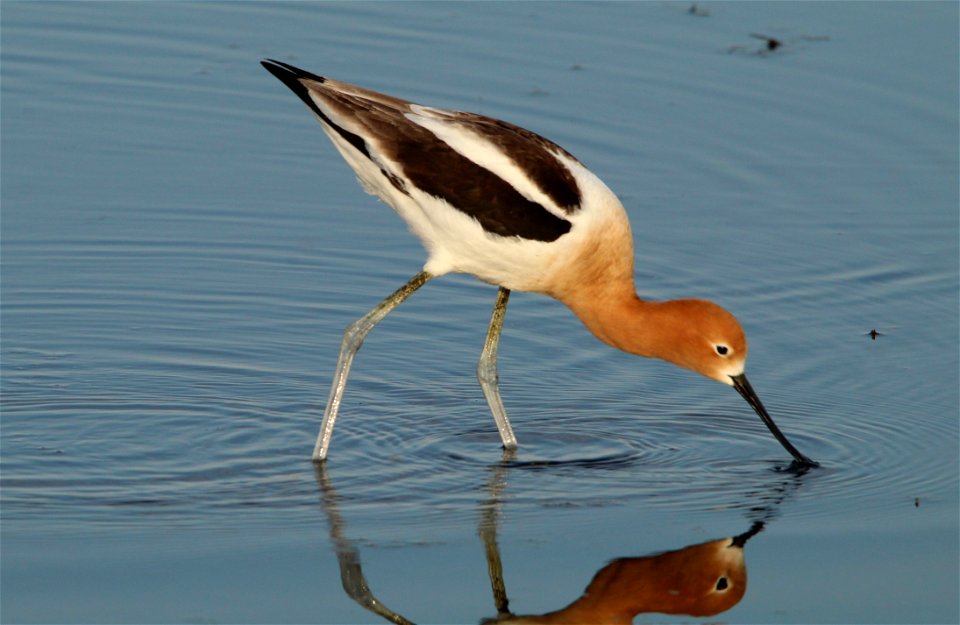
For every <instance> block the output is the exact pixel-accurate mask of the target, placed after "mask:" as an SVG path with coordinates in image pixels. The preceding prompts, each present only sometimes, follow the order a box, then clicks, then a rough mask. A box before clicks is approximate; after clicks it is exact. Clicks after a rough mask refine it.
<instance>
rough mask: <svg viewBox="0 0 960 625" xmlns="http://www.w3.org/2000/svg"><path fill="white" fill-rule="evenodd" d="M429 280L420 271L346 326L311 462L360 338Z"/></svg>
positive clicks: (319, 455)
mask: <svg viewBox="0 0 960 625" xmlns="http://www.w3.org/2000/svg"><path fill="white" fill-rule="evenodd" d="M432 277H433V276H432V275H431V274H429V273H427V272H426V271H421V272H420V273H418V274H417V275H415V276H413V277H412V278H410V281H409V282H407V283H406V284H404V285H403V286H402V287H400V288H399V289H397V290H396V291H395V292H394V293H393V294H392V295H390V297H388V298H387V299H385V300H383V301H382V302H380V303H379V304H377V305H376V306H375V307H374V308H373V310H371V311H370V312H368V313H367V314H365V315H364V316H362V317H360V318H359V319H357V320H356V321H354V322H353V323H351V324H350V325H348V326H347V329H346V330H345V331H344V333H343V341H342V342H341V343H340V357H339V358H338V359H337V369H336V371H334V373H333V384H332V385H331V386H330V398H329V399H328V400H327V408H326V410H324V412H323V423H322V424H321V425H320V434H318V435H317V444H316V445H315V446H314V448H313V460H314V462H320V461H321V460H323V459H324V458H326V457H327V450H328V449H329V448H330V439H331V438H333V424H334V422H336V420H337V411H338V410H340V402H341V400H342V399H343V391H344V389H345V388H346V387H347V376H348V375H350V365H352V364H353V357H354V356H356V355H357V351H358V350H359V349H360V346H361V345H363V339H365V338H366V337H367V335H368V334H369V333H370V330H373V328H374V327H375V326H376V325H377V324H378V323H380V322H381V321H382V320H383V318H384V317H386V316H387V315H388V314H390V311H392V310H393V309H394V308H396V307H397V306H399V305H400V304H401V303H402V302H403V301H404V300H405V299H407V298H408V297H410V296H411V295H413V292H414V291H416V290H417V289H419V288H420V287H422V286H423V285H424V284H426V282H427V280H429V279H430V278H432ZM508 427H509V426H508Z"/></svg>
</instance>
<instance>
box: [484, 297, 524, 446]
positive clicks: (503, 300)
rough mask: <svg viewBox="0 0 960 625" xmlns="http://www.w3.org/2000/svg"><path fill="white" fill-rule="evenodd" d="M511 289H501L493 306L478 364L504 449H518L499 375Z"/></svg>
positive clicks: (485, 395)
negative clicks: (498, 350)
mask: <svg viewBox="0 0 960 625" xmlns="http://www.w3.org/2000/svg"><path fill="white" fill-rule="evenodd" d="M509 297H510V289H505V288H503V287H500V290H499V291H498V292H497V301H496V302H495V303H494V304H493V315H491V317H490V327H489V328H488V329H487V338H486V340H485V341H484V342H483V351H482V352H480V361H479V362H478V363H477V380H478V381H479V382H480V388H481V389H483V395H484V397H486V398H487V403H488V404H489V405H490V412H492V413H493V420H494V421H496V423H497V429H498V430H500V438H501V439H502V440H503V447H504V449H516V448H517V437H516V436H514V435H513V428H511V427H510V421H509V419H507V411H506V410H504V408H503V400H501V399H500V387H499V386H498V384H499V381H500V376H499V375H498V374H497V345H498V343H499V342H500V330H502V329H503V316H504V315H505V314H506V313H507V299H508V298H509Z"/></svg>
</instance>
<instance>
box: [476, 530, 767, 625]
mask: <svg viewBox="0 0 960 625" xmlns="http://www.w3.org/2000/svg"><path fill="white" fill-rule="evenodd" d="M762 528H763V524H762V523H755V524H754V526H753V527H751V528H750V530H749V531H748V532H745V533H744V534H741V535H739V536H736V537H733V538H723V539H720V540H714V541H710V542H706V543H701V544H698V545H691V546H689V547H685V548H683V549H677V550H675V551H667V552H664V553H660V554H656V555H651V556H645V557H642V558H618V559H616V560H613V561H612V562H610V563H609V564H607V565H606V566H605V567H603V568H602V569H600V570H599V571H598V572H597V574H596V575H594V577H593V579H592V580H591V581H590V584H589V585H588V586H587V589H586V590H585V591H584V593H583V595H582V596H581V597H580V598H579V599H577V600H576V601H574V602H573V603H571V604H570V605H569V606H567V607H566V608H564V609H562V610H558V611H556V612H550V613H548V614H544V615H541V616H519V617H518V616H508V617H506V618H501V619H499V620H496V621H489V622H496V623H626V624H629V623H632V622H633V617H634V616H635V615H636V614H639V613H641V612H660V613H664V614H685V615H689V616H712V615H714V614H719V613H720V612H724V611H726V610H729V609H730V608H732V607H733V606H735V605H736V604H737V603H739V602H740V600H741V599H742V598H743V595H744V593H745V592H746V590H747V568H746V564H745V562H744V558H743V546H744V544H745V543H746V541H747V540H748V539H749V538H750V537H751V536H753V535H754V534H756V533H757V532H759V531H760V530H761V529H762Z"/></svg>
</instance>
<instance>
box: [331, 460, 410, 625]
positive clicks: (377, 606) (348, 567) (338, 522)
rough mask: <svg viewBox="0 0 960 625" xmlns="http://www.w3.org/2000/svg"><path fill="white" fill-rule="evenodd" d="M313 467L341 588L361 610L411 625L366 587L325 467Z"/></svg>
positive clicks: (401, 623)
mask: <svg viewBox="0 0 960 625" xmlns="http://www.w3.org/2000/svg"><path fill="white" fill-rule="evenodd" d="M315 466H316V469H315V477H316V478H317V485H318V486H319V487H320V496H321V498H322V501H323V510H324V512H326V514H327V523H328V524H329V525H330V540H331V541H332V542H333V547H334V549H335V550H336V552H337V561H338V562H339V563H340V581H341V582H342V583H343V589H344V590H345V591H346V593H347V595H348V596H349V597H350V598H351V599H353V600H354V601H356V602H357V603H358V604H360V605H361V606H362V607H364V608H366V609H367V610H370V611H371V612H373V613H374V614H378V615H379V616H382V617H383V618H385V619H386V620H388V621H390V622H391V623H396V624H397V625H413V623H412V622H410V621H408V620H407V619H405V618H403V617H402V616H400V615H399V614H397V613H396V612H394V611H393V610H391V609H390V608H388V607H387V606H385V605H383V604H382V603H380V601H378V600H377V598H376V597H374V596H373V592H372V591H371V590H370V587H369V586H368V585H367V579H366V578H365V577H364V576H363V569H362V568H361V567H360V552H359V551H357V548H356V547H354V546H353V543H351V542H350V540H349V539H348V538H347V537H346V536H345V535H344V527H343V526H344V521H343V517H341V516H340V512H339V511H338V510H337V496H336V493H334V490H333V486H332V485H331V483H330V478H329V476H328V475H327V468H326V465H324V464H317V465H315Z"/></svg>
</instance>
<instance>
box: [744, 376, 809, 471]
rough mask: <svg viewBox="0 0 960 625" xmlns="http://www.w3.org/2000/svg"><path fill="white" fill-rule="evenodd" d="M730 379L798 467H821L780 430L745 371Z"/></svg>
mask: <svg viewBox="0 0 960 625" xmlns="http://www.w3.org/2000/svg"><path fill="white" fill-rule="evenodd" d="M730 379H731V380H733V388H735V389H737V392H738V393H740V396H741V397H743V398H744V399H745V400H747V403H748V404H750V405H751V406H753V409H754V410H756V411H757V414H758V415H760V418H761V419H763V422H764V423H766V424H767V427H768V428H770V431H771V432H772V433H773V435H774V437H776V439H777V440H778V441H780V444H781V445H783V448H784V449H786V450H787V451H789V452H790V455H791V456H793V457H794V462H795V464H796V466H797V468H808V467H819V466H820V464H819V463H817V462H814V461H813V460H811V459H810V458H807V457H806V456H804V455H803V454H801V453H800V452H799V451H798V450H797V448H796V447H794V446H793V444H792V443H791V442H790V441H788V440H787V437H786V436H784V435H783V432H781V431H780V428H778V427H777V424H776V423H774V422H773V419H772V418H770V414H769V413H768V412H767V409H766V408H764V407H763V403H762V402H761V401H760V398H759V397H757V393H756V391H754V390H753V387H752V386H750V382H748V381H747V376H746V375H745V374H743V373H741V374H740V375H731V376H730Z"/></svg>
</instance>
